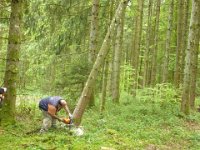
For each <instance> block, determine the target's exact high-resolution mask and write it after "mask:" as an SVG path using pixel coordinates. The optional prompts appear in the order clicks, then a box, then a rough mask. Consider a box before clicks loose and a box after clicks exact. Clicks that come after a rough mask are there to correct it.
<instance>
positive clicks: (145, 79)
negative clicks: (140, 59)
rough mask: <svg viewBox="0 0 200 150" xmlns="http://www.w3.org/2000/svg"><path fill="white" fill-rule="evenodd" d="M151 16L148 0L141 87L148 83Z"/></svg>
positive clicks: (150, 5) (150, 4)
mask: <svg viewBox="0 0 200 150" xmlns="http://www.w3.org/2000/svg"><path fill="white" fill-rule="evenodd" d="M151 17H152V0H149V7H148V23H147V24H148V25H147V33H146V49H145V52H144V71H143V72H144V73H143V87H145V86H146V85H148V83H149V80H148V79H149V76H150V74H149V52H150V43H151V42H150V36H151V27H152V24H151Z"/></svg>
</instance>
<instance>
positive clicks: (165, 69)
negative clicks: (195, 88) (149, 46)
mask: <svg viewBox="0 0 200 150" xmlns="http://www.w3.org/2000/svg"><path fill="white" fill-rule="evenodd" d="M173 11H174V0H171V4H170V7H169V18H168V29H167V37H166V44H165V54H164V62H163V73H162V83H165V82H167V81H168V67H169V53H170V41H171V32H172V23H173Z"/></svg>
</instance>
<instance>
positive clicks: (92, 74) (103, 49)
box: [73, 0, 129, 126]
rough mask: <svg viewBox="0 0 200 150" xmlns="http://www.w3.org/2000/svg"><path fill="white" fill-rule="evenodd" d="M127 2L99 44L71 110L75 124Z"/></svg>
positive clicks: (80, 116) (124, 1)
mask: <svg viewBox="0 0 200 150" xmlns="http://www.w3.org/2000/svg"><path fill="white" fill-rule="evenodd" d="M128 2H129V0H123V1H122V2H121V3H120V5H119V7H118V9H117V10H116V13H115V16H114V18H113V20H112V22H111V25H110V28H109V29H108V32H107V34H106V36H105V39H104V41H103V44H102V46H101V49H100V51H99V53H98V55H97V59H96V61H95V63H94V65H93V68H92V70H91V72H90V75H89V77H88V79H87V82H86V84H85V87H84V89H83V91H82V94H81V96H80V98H79V101H78V104H77V106H76V108H75V110H74V112H73V116H74V121H75V125H76V126H79V125H80V123H81V118H82V115H83V113H84V111H85V108H86V106H87V104H88V97H89V96H90V94H91V88H93V85H94V83H95V80H96V78H97V74H98V70H99V68H100V67H101V65H102V64H103V61H104V59H105V57H106V55H107V53H108V45H109V43H110V35H111V34H112V32H113V30H114V25H115V23H118V22H119V19H120V18H121V15H122V10H123V9H124V8H125V7H126V5H127V3H128Z"/></svg>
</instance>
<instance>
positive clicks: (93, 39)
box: [89, 0, 99, 106]
mask: <svg viewBox="0 0 200 150" xmlns="http://www.w3.org/2000/svg"><path fill="white" fill-rule="evenodd" d="M98 14H99V0H93V6H92V20H91V31H90V46H89V62H90V64H91V65H92V64H93V63H94V62H95V59H96V54H97V37H98ZM94 88H95V85H94ZM94 88H93V89H91V90H92V92H91V95H90V103H89V105H90V106H94V105H95V98H94Z"/></svg>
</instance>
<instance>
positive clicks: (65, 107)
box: [64, 104, 72, 117]
mask: <svg viewBox="0 0 200 150" xmlns="http://www.w3.org/2000/svg"><path fill="white" fill-rule="evenodd" d="M64 109H65V111H66V113H68V114H69V116H70V117H71V116H72V114H71V112H70V110H69V107H68V105H67V104H65V106H64Z"/></svg>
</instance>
